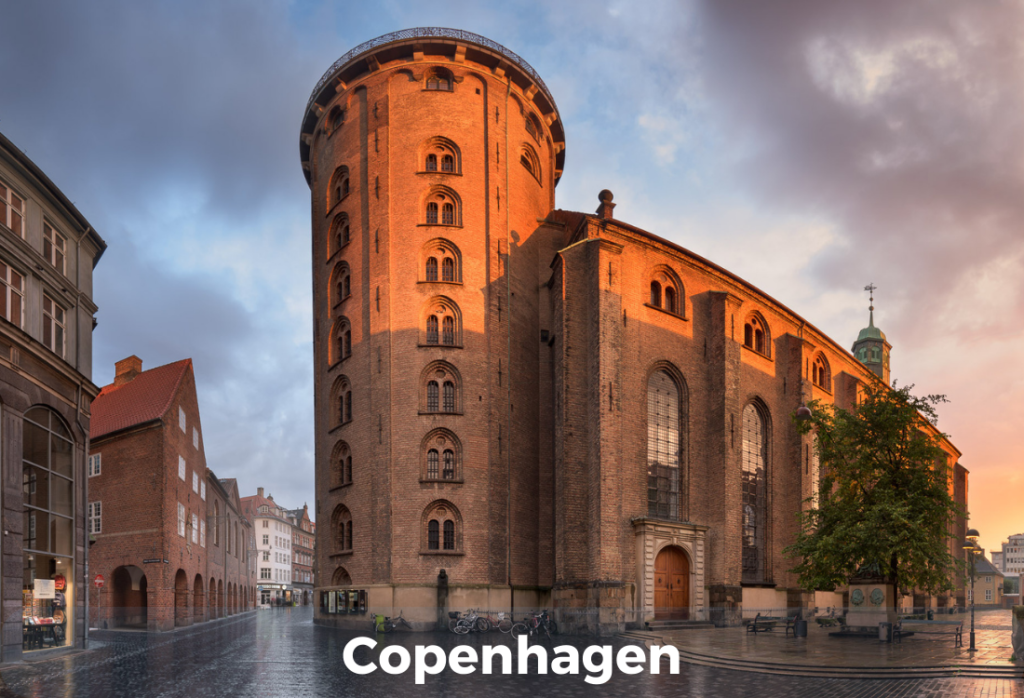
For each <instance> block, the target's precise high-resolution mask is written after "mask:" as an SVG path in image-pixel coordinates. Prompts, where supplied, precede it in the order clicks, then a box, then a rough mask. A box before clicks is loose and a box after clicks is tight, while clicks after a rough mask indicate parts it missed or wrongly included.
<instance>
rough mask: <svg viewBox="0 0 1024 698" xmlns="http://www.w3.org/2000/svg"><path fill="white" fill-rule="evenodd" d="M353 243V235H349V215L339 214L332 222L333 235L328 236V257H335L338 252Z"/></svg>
mask: <svg viewBox="0 0 1024 698" xmlns="http://www.w3.org/2000/svg"><path fill="white" fill-rule="evenodd" d="M350 241H351V234H350V233H349V225H348V214H346V213H339V214H338V215H337V216H335V217H334V220H333V221H331V233H330V235H329V236H328V245H329V249H328V250H327V256H328V257H330V256H332V255H334V254H335V253H336V252H338V250H340V249H341V248H342V247H344V246H345V245H347V244H348V243H349V242H350Z"/></svg>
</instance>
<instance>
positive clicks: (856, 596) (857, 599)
mask: <svg viewBox="0 0 1024 698" xmlns="http://www.w3.org/2000/svg"><path fill="white" fill-rule="evenodd" d="M850 603H852V604H853V605H854V606H860V605H861V604H863V603H864V592H863V591H861V590H860V589H854V590H853V593H852V594H850Z"/></svg>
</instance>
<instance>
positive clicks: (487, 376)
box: [302, 30, 564, 622]
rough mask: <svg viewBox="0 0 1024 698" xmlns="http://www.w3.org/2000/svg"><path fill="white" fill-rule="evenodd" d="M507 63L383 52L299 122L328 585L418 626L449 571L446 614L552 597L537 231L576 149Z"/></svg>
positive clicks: (454, 48)
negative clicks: (539, 593) (531, 591)
mask: <svg viewBox="0 0 1024 698" xmlns="http://www.w3.org/2000/svg"><path fill="white" fill-rule="evenodd" d="M413 31H414V32H415V31H416V30H413ZM460 36H467V35H464V34H460ZM468 36H472V35H468ZM477 39H478V40H481V41H483V42H486V40H484V39H482V37H477ZM499 48H500V47H499ZM505 53H508V52H507V51H505V52H504V53H502V52H501V51H497V50H496V49H494V45H481V43H478V42H476V41H470V40H465V39H456V40H453V39H451V38H450V37H448V38H444V39H440V38H437V37H429V36H424V37H416V36H413V37H411V38H405V39H402V40H399V41H395V42H381V43H379V44H378V45H376V46H374V47H372V48H369V49H367V50H366V51H363V52H361V53H358V54H357V55H355V56H352V57H351V58H350V59H349V60H348V61H347V62H345V63H344V64H342V65H340V66H336V67H335V68H334V69H333V72H332V73H329V75H328V76H325V77H326V78H327V80H326V81H322V84H321V85H320V86H318V91H317V92H315V93H314V98H313V100H312V101H311V103H310V107H309V109H308V111H307V115H306V118H305V120H304V123H303V135H302V139H303V141H302V154H303V157H304V166H305V167H306V168H307V177H308V179H309V182H310V187H311V213H312V228H313V255H312V259H313V275H312V277H313V301H314V362H315V369H314V374H315V379H316V396H315V400H316V489H317V521H318V527H317V562H318V579H317V583H316V584H317V587H318V588H319V589H324V588H328V589H333V588H360V589H369V591H370V600H371V606H377V607H380V606H385V607H386V606H387V605H389V604H390V605H394V606H396V607H397V606H402V607H403V608H412V609H421V611H419V612H417V611H413V615H414V616H422V618H416V619H418V620H420V621H421V622H426V621H427V620H429V615H430V612H431V611H430V608H429V607H432V606H434V605H435V590H434V585H435V584H436V580H437V575H438V573H439V571H440V570H441V569H444V570H445V571H446V575H447V577H448V579H449V580H450V584H451V585H452V588H453V600H452V606H453V607H458V606H459V600H460V599H461V600H462V601H464V602H465V605H473V606H484V605H486V606H492V607H493V606H495V604H496V603H500V602H501V601H502V600H503V599H508V598H509V597H510V594H509V591H508V590H509V589H510V585H511V586H516V585H519V586H523V587H524V588H525V587H537V586H543V585H544V584H545V583H547V584H550V580H547V579H542V578H541V577H542V576H543V575H544V574H545V573H544V572H543V570H545V569H550V567H551V564H550V560H546V559H545V556H546V555H547V556H550V551H549V550H548V549H547V548H545V547H544V546H543V545H540V544H538V538H539V536H540V531H539V524H538V520H539V518H540V516H541V512H540V508H541V507H542V506H543V504H542V503H540V502H539V501H538V493H539V488H540V484H539V483H540V482H541V470H543V469H544V465H543V462H544V458H545V456H543V455H542V454H541V453H539V446H538V443H539V442H540V440H541V433H540V432H541V431H543V430H544V428H545V427H544V426H543V425H542V424H541V422H542V414H541V409H540V403H541V392H542V387H541V386H540V385H538V384H537V380H536V378H535V377H536V376H538V375H541V370H540V366H539V362H540V358H539V357H540V345H539V342H538V337H537V332H538V327H540V326H541V322H542V318H541V317H540V316H541V314H542V313H543V312H544V311H543V308H546V307H547V303H541V302H540V299H541V294H542V290H541V289H542V286H543V284H544V282H546V281H547V279H548V276H549V275H550V269H548V264H549V263H550V260H551V259H552V257H553V254H554V252H555V251H556V250H557V249H558V247H559V246H560V243H561V241H562V232H561V231H560V230H558V229H557V228H554V227H545V226H540V227H539V226H538V222H539V221H542V220H543V219H544V218H545V217H546V216H547V215H548V213H549V212H550V211H551V209H552V208H553V203H554V187H555V184H556V182H557V178H558V176H559V175H560V167H561V163H562V160H563V158H564V145H563V142H562V141H563V136H562V131H561V124H560V122H559V121H558V115H557V111H556V110H555V107H554V103H553V100H551V99H550V96H549V95H548V93H547V91H546V88H544V87H543V83H540V84H539V85H538V82H539V81H537V80H533V77H535V76H534V74H533V73H532V69H530V68H529V66H526V65H525V63H522V64H520V63H516V62H511V61H510V60H509V57H508V56H507V55H505ZM512 55H514V54H512ZM518 376H534V378H533V380H530V381H522V380H518V381H517V380H515V379H516V378H517V377H518ZM525 383H529V384H528V385H526V384H525ZM513 454H514V455H513ZM389 599H390V601H389ZM406 615H407V616H408V615H409V614H408V613H407V614H406Z"/></svg>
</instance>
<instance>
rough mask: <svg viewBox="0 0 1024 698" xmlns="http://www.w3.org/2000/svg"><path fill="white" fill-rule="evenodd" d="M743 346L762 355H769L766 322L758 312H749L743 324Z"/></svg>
mask: <svg viewBox="0 0 1024 698" xmlns="http://www.w3.org/2000/svg"><path fill="white" fill-rule="evenodd" d="M743 346H745V347H747V348H748V349H753V350H754V351H756V352H757V353H758V354H761V355H763V356H771V349H770V348H771V335H770V334H769V332H768V323H766V322H765V321H764V318H763V317H761V314H760V313H757V312H755V313H751V314H750V316H749V317H748V318H747V321H746V322H745V323H744V324H743Z"/></svg>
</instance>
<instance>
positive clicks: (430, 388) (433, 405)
mask: <svg viewBox="0 0 1024 698" xmlns="http://www.w3.org/2000/svg"><path fill="white" fill-rule="evenodd" d="M437 406H438V387H437V381H430V382H429V383H427V412H437Z"/></svg>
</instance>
